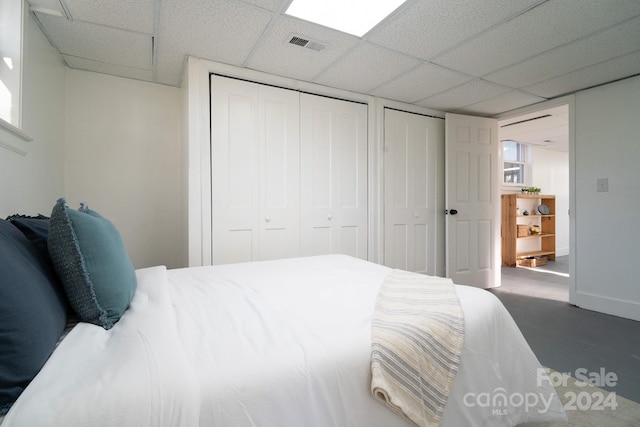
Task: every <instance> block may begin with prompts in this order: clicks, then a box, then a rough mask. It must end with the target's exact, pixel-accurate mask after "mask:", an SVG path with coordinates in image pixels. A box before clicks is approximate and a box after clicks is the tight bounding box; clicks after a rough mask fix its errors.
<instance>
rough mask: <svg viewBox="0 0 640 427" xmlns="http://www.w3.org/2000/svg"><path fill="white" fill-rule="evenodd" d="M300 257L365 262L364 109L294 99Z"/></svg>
mask: <svg viewBox="0 0 640 427" xmlns="http://www.w3.org/2000/svg"><path fill="white" fill-rule="evenodd" d="M300 144H301V146H300V161H301V167H300V172H301V175H300V184H301V190H302V191H301V195H300V203H301V218H300V224H301V253H302V255H305V256H306V255H321V254H329V253H341V254H347V255H352V256H354V257H359V258H362V259H367V242H368V239H367V106H366V105H364V104H359V103H355V102H348V101H342V100H338V99H332V98H326V97H322V96H316V95H309V94H304V93H303V94H301V95H300Z"/></svg>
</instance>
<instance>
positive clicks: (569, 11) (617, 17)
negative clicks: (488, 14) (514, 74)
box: [433, 0, 640, 76]
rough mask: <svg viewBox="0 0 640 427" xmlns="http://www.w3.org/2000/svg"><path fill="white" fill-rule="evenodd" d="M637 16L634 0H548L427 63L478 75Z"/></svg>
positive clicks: (638, 4)
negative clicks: (431, 62)
mask: <svg viewBox="0 0 640 427" xmlns="http://www.w3.org/2000/svg"><path fill="white" fill-rule="evenodd" d="M638 14H640V1H637V0H608V1H580V0H572V1H549V2H546V3H543V4H542V5H540V6H538V7H536V8H535V9H532V10H530V11H529V12H527V13H525V14H522V15H520V16H518V17H516V18H514V19H512V20H510V21H508V22H506V23H504V24H503V25H500V26H498V27H496V28H494V29H492V30H490V31H487V32H486V33H484V34H482V35H480V36H479V37H477V38H475V39H473V40H471V41H469V42H467V43H464V44H463V45H461V46H460V47H458V48H456V49H454V50H452V51H450V52H448V53H445V54H443V55H442V56H439V57H437V58H436V59H434V60H433V62H435V63H438V64H440V65H443V66H445V67H449V68H453V69H457V70H459V71H461V72H464V73H467V74H471V75H474V76H484V75H486V74H488V73H490V72H492V71H496V70H499V69H501V68H504V67H507V66H509V65H512V64H515V63H517V62H520V61H522V60H524V59H526V58H528V57H531V56H534V55H537V54H540V53H542V52H544V51H546V50H549V49H552V48H554V47H556V46H560V45H563V44H565V43H568V42H571V41H573V40H576V39H579V38H581V37H584V36H586V35H587V34H590V33H592V32H596V31H599V30H601V29H604V28H607V27H609V26H611V25H614V24H616V23H618V22H621V21H623V20H625V19H627V18H629V17H632V16H637V15H638Z"/></svg>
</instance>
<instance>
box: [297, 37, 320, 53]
mask: <svg viewBox="0 0 640 427" xmlns="http://www.w3.org/2000/svg"><path fill="white" fill-rule="evenodd" d="M289 43H290V44H294V45H296V46H300V47H304V48H305V49H311V50H315V51H317V52H320V51H321V50H323V49H324V48H325V47H326V46H325V45H324V44H323V43H321V42H318V41H315V40H310V39H308V38H304V37H300V36H296V35H292V36H291V37H290V38H289Z"/></svg>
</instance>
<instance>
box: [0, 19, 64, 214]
mask: <svg viewBox="0 0 640 427" xmlns="http://www.w3.org/2000/svg"><path fill="white" fill-rule="evenodd" d="M23 67H24V68H23V82H22V130H23V132H24V133H25V134H26V135H28V136H29V137H31V138H33V141H30V142H25V141H24V140H22V139H20V138H19V137H17V136H16V135H14V134H12V133H10V132H8V131H6V130H5V129H3V128H0V141H2V142H4V143H7V144H10V145H12V146H15V147H17V148H18V149H19V150H22V151H24V152H26V155H24V156H22V155H20V154H18V153H16V152H13V151H10V150H7V149H5V148H2V147H0V217H1V218H5V217H6V216H7V215H10V214H14V213H21V214H27V215H35V214H37V213H42V214H45V215H49V214H50V213H51V208H52V207H53V205H54V203H55V201H56V199H57V198H58V197H60V196H61V195H62V194H64V173H63V164H64V158H63V156H64V123H65V112H64V104H65V68H64V65H63V64H62V62H61V61H60V60H59V59H58V56H57V55H56V53H55V51H54V50H53V48H52V47H51V45H50V44H49V42H48V41H47V39H46V38H45V37H44V35H43V34H42V32H41V31H40V29H39V28H38V26H37V24H36V23H35V21H34V20H33V19H32V18H31V16H27V19H26V22H25V31H24V45H23Z"/></svg>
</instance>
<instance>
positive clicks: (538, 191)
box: [521, 187, 542, 194]
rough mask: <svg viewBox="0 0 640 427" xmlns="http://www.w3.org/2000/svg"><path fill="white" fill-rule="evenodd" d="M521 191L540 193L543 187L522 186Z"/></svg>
mask: <svg viewBox="0 0 640 427" xmlns="http://www.w3.org/2000/svg"><path fill="white" fill-rule="evenodd" d="M521 191H522V192H523V193H524V194H540V192H541V191H542V189H541V188H538V187H522V189H521Z"/></svg>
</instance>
